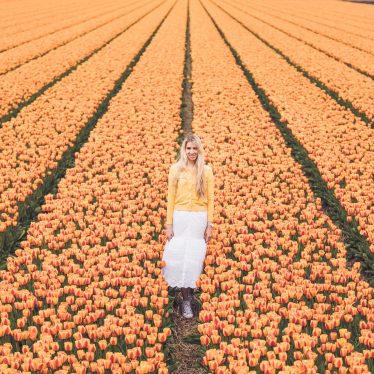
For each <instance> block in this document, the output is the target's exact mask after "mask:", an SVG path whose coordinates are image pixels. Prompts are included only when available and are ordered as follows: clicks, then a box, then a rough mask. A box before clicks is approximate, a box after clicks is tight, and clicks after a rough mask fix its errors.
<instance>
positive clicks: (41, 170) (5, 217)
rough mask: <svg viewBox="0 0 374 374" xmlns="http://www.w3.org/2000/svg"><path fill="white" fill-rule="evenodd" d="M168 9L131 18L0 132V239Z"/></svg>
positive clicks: (162, 7) (170, 3) (88, 120)
mask: <svg viewBox="0 0 374 374" xmlns="http://www.w3.org/2000/svg"><path fill="white" fill-rule="evenodd" d="M171 5H172V2H171V1H167V2H165V3H163V4H162V5H161V6H160V7H157V8H156V9H155V10H153V11H152V12H151V13H150V14H148V15H146V16H144V17H142V18H141V19H140V20H139V21H138V22H136V18H135V15H134V18H133V19H132V21H135V24H134V25H133V26H132V27H130V28H129V29H128V30H127V31H126V32H125V33H124V34H123V35H121V36H120V37H118V38H117V39H115V40H113V41H112V42H111V43H110V44H108V45H107V46H106V47H104V48H103V49H102V50H101V51H100V52H98V53H96V54H95V55H94V56H93V57H92V58H91V59H89V60H88V61H86V62H85V63H83V64H82V65H80V66H79V67H78V68H77V69H76V70H75V71H74V72H72V73H71V74H70V75H68V76H67V77H65V78H64V79H63V80H61V81H59V82H58V83H56V84H55V85H54V86H53V87H52V88H51V89H49V90H47V91H46V92H45V93H44V94H43V95H42V96H41V97H39V98H38V99H37V100H35V101H34V102H33V103H32V104H30V105H28V106H27V107H25V108H24V109H23V110H22V111H21V112H20V113H19V114H18V116H17V117H16V118H15V119H12V120H11V121H9V122H6V123H4V124H3V127H2V128H0V143H1V147H2V152H1V155H0V167H1V171H2V176H1V184H0V196H1V200H0V212H1V221H0V235H1V234H2V233H3V232H5V231H6V230H7V229H8V228H9V227H10V226H12V225H13V226H15V225H17V223H18V221H19V220H20V219H21V218H22V217H20V210H27V206H26V205H27V204H28V202H27V198H28V197H29V196H31V195H32V194H34V193H35V191H36V190H37V189H38V188H41V186H42V185H43V181H44V179H45V178H46V176H48V175H50V174H51V173H53V172H54V170H55V169H56V167H57V166H58V163H59V161H60V160H61V159H62V157H63V155H64V153H65V152H66V151H67V150H69V148H70V147H73V146H74V144H75V143H76V142H77V141H79V139H77V137H78V136H79V134H80V133H81V132H82V131H83V130H84V128H85V127H86V126H87V125H88V124H89V123H90V121H91V122H92V121H94V120H95V117H97V116H100V115H101V113H98V108H100V105H101V103H102V102H104V100H106V99H108V96H109V95H110V94H111V91H112V90H113V88H114V87H115V85H116V82H118V80H119V79H120V78H121V77H122V75H123V74H124V73H125V72H126V68H127V67H128V66H129V65H130V64H131V62H132V61H133V59H134V57H135V56H136V55H137V54H138V53H139V51H141V48H142V46H143V45H144V44H145V43H146V41H147V39H149V38H150V36H151V35H152V33H153V32H154V31H155V29H156V28H157V26H158V25H159V24H160V22H161V21H162V19H163V17H164V16H165V14H166V13H167V11H168V10H169V9H170V7H171ZM143 12H144V10H143ZM138 17H139V14H138Z"/></svg>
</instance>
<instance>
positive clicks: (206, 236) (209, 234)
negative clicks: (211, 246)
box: [204, 223, 213, 243]
mask: <svg viewBox="0 0 374 374" xmlns="http://www.w3.org/2000/svg"><path fill="white" fill-rule="evenodd" d="M212 230H213V227H212V226H211V225H210V224H209V223H208V225H207V227H206V229H205V233H204V239H205V242H206V243H208V242H209V240H210V238H211V237H212Z"/></svg>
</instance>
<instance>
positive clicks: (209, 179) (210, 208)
mask: <svg viewBox="0 0 374 374" xmlns="http://www.w3.org/2000/svg"><path fill="white" fill-rule="evenodd" d="M207 182H208V183H207V184H208V186H207V196H208V221H209V222H213V213H214V176H213V170H212V168H211V167H208V168H207Z"/></svg>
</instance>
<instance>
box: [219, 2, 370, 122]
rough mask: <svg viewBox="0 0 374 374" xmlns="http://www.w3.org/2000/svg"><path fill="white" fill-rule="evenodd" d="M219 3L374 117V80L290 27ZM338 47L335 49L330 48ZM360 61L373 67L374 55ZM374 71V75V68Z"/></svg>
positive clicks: (360, 109)
mask: <svg viewBox="0 0 374 374" xmlns="http://www.w3.org/2000/svg"><path fill="white" fill-rule="evenodd" d="M217 4H219V5H220V6H222V8H223V9H225V10H226V11H228V12H229V13H230V14H231V15H232V16H233V17H235V18H236V19H237V20H238V21H240V22H241V23H242V24H243V25H245V26H246V27H248V29H249V30H251V31H252V32H254V33H256V34H258V35H259V36H260V37H261V38H263V39H264V40H266V42H268V43H270V45H271V46H273V47H274V48H276V49H278V50H279V51H281V52H282V53H283V54H284V55H285V56H287V57H288V58H289V59H290V60H291V61H292V63H293V64H296V65H298V66H300V67H301V68H302V69H304V70H305V71H307V72H308V73H309V74H310V75H311V76H312V77H314V78H317V79H318V80H319V81H321V83H322V84H324V85H325V86H326V87H327V88H328V89H329V90H331V91H332V92H334V93H335V94H337V95H338V97H339V98H342V99H344V100H346V101H348V102H350V103H351V104H352V105H353V107H354V108H356V109H357V110H359V111H361V112H363V113H365V115H366V116H367V118H368V119H369V120H371V121H373V120H374V108H373V105H372V103H373V101H374V81H373V80H372V79H371V78H369V77H367V76H365V75H362V74H361V73H359V72H357V71H355V70H353V69H351V68H349V67H347V66H346V65H344V64H342V63H341V60H340V61H336V60H334V59H332V58H330V57H328V56H327V55H326V54H325V53H323V52H320V51H318V50H317V49H314V48H312V47H310V46H309V45H307V44H305V43H304V42H303V39H295V37H293V36H292V35H293V33H292V32H291V30H287V32H286V33H280V32H279V24H278V23H276V22H275V21H274V20H273V21H272V22H271V23H269V24H265V23H263V22H260V21H258V20H256V19H254V18H252V17H250V18H248V12H246V11H244V10H241V9H240V8H238V7H236V6H235V7H232V6H229V7H228V6H226V4H225V3H221V2H217ZM238 9H239V10H238ZM272 26H275V27H276V28H273V27H272ZM343 47H344V46H343ZM335 50H336V49H335V48H334V49H329V50H328V51H329V52H331V51H335ZM347 54H348V55H349V56H352V53H351V51H348V50H347ZM353 58H354V59H355V61H356V65H357V62H358V61H359V59H357V58H356V57H353ZM361 60H362V61H364V62H365V63H367V64H368V65H369V66H370V67H373V66H374V56H369V58H368V56H363V57H362V58H361ZM343 61H344V60H343ZM361 68H362V67H361ZM366 71H368V70H366ZM371 73H372V74H373V76H374V69H373V70H372V71H371ZM373 123H374V121H373Z"/></svg>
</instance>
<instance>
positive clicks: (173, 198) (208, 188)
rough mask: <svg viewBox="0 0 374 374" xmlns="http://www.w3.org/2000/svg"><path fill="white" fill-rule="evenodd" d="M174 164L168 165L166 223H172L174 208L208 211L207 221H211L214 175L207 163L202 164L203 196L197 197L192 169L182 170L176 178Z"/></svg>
mask: <svg viewBox="0 0 374 374" xmlns="http://www.w3.org/2000/svg"><path fill="white" fill-rule="evenodd" d="M175 176H176V165H175V164H174V165H172V166H171V167H170V172H169V179H168V204H167V224H170V225H171V224H172V223H173V212H174V210H187V211H205V210H207V211H208V221H209V222H213V209H214V176H213V170H212V168H211V167H210V166H209V165H204V177H205V178H204V188H205V197H198V195H197V191H196V175H195V172H194V169H191V170H186V171H182V172H181V173H180V176H179V178H178V180H177V179H176V178H175Z"/></svg>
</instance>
